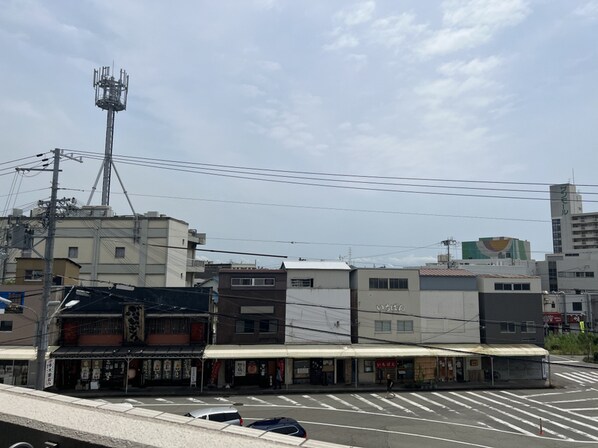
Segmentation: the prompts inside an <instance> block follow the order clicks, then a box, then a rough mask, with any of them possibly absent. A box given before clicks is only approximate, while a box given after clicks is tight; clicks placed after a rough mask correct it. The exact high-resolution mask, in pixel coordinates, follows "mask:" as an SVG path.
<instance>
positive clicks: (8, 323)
mask: <svg viewBox="0 0 598 448" xmlns="http://www.w3.org/2000/svg"><path fill="white" fill-rule="evenodd" d="M0 331H12V320H1V321H0Z"/></svg>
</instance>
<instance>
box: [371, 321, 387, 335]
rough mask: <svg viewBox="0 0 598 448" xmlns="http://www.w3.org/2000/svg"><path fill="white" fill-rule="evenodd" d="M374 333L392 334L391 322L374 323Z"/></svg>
mask: <svg viewBox="0 0 598 448" xmlns="http://www.w3.org/2000/svg"><path fill="white" fill-rule="evenodd" d="M374 332H375V333H390V321H389V320H376V321H374Z"/></svg>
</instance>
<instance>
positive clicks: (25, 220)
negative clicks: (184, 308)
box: [0, 206, 205, 287]
mask: <svg viewBox="0 0 598 448" xmlns="http://www.w3.org/2000/svg"><path fill="white" fill-rule="evenodd" d="M32 215H33V216H32V217H19V219H18V220H19V222H20V224H21V225H23V226H29V227H30V228H34V229H35V232H34V236H33V249H32V250H30V251H29V250H19V249H10V250H9V257H8V258H7V259H6V262H5V263H6V266H4V267H3V268H4V269H3V275H2V277H3V279H4V280H7V279H10V278H11V277H12V278H14V276H15V272H16V271H15V267H16V263H15V260H16V258H17V257H21V256H25V257H27V256H29V257H38V256H40V255H39V254H43V253H44V249H45V239H44V236H45V232H44V230H43V229H42V227H41V224H40V220H39V218H38V217H36V216H35V213H32ZM10 219H11V220H12V221H11V222H15V217H14V216H13V217H11V218H10ZM8 220H9V218H0V228H1V229H3V230H5V229H8V228H9V227H10V226H9V225H8ZM202 244H205V234H203V233H198V232H197V231H196V230H194V229H190V228H189V224H188V223H186V222H185V221H182V220H180V219H175V218H171V217H169V216H165V215H162V214H160V213H158V212H147V213H145V214H143V215H139V214H138V215H134V216H133V215H128V216H114V215H113V213H112V209H111V208H110V207H108V206H85V207H82V208H80V209H77V210H75V211H74V212H73V213H71V214H70V215H69V216H68V217H64V218H60V219H59V220H58V222H57V223H56V237H55V242H54V258H68V259H70V260H72V261H74V262H75V263H77V264H79V265H80V266H81V270H80V274H79V279H80V281H81V284H82V285H89V286H104V285H105V284H113V283H123V284H127V285H133V286H145V287H183V286H193V285H194V284H195V282H196V279H198V278H199V277H200V274H201V272H203V266H204V263H203V261H200V260H196V259H195V255H196V247H197V246H198V245H202Z"/></svg>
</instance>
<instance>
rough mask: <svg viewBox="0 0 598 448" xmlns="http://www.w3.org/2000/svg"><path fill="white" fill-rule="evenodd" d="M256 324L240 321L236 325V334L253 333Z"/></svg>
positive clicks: (249, 321)
mask: <svg viewBox="0 0 598 448" xmlns="http://www.w3.org/2000/svg"><path fill="white" fill-rule="evenodd" d="M254 328H255V324H254V322H253V321H252V320H238V321H237V322H236V323H235V333H253V331H254Z"/></svg>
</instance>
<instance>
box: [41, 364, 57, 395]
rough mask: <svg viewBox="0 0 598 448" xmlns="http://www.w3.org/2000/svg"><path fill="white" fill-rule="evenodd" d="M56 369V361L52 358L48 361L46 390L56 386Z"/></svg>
mask: <svg viewBox="0 0 598 448" xmlns="http://www.w3.org/2000/svg"><path fill="white" fill-rule="evenodd" d="M55 367H56V360H55V359H54V358H50V359H48V360H46V378H45V381H44V388H46V387H52V386H53V385H54V370H55Z"/></svg>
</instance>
